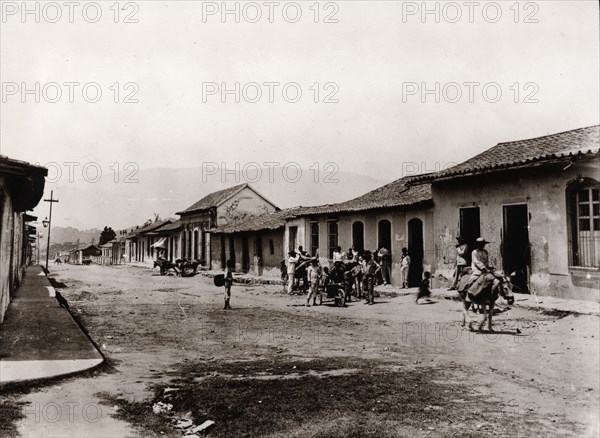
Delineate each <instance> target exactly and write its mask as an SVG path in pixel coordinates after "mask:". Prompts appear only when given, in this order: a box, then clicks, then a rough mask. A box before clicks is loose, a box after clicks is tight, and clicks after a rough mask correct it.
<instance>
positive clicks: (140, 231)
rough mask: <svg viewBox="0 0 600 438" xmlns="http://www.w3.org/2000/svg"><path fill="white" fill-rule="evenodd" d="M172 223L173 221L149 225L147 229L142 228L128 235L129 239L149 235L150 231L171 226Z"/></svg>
mask: <svg viewBox="0 0 600 438" xmlns="http://www.w3.org/2000/svg"><path fill="white" fill-rule="evenodd" d="M170 223H171V221H170V220H169V219H167V220H160V221H156V222H152V223H151V224H148V225H146V226H145V227H140V228H138V229H137V230H133V231H132V232H131V233H129V234H128V235H127V237H133V236H138V235H140V234H144V233H147V232H149V231H154V230H156V229H158V228H160V227H162V226H163V225H167V224H170Z"/></svg>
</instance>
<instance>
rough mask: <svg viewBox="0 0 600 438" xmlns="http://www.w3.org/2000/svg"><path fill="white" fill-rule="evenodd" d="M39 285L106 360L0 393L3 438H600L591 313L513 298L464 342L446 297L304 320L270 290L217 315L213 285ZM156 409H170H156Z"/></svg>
mask: <svg viewBox="0 0 600 438" xmlns="http://www.w3.org/2000/svg"><path fill="white" fill-rule="evenodd" d="M50 275H51V276H53V277H54V278H55V279H56V280H57V281H59V282H63V283H64V284H65V286H66V287H65V288H63V289H61V293H62V294H63V295H64V296H65V297H66V298H67V299H68V300H69V303H70V304H71V311H72V313H73V314H74V315H75V316H76V317H77V318H78V319H79V321H80V322H81V323H82V324H83V326H84V327H85V328H86V330H87V331H88V333H89V336H90V337H91V338H92V340H93V341H94V342H95V343H96V344H97V345H98V346H99V347H100V349H101V351H102V353H103V354H104V355H105V357H106V358H107V362H108V364H107V365H106V366H103V367H102V368H101V369H100V370H96V371H94V372H90V373H87V374H86V375H83V376H78V377H71V378H65V379H61V380H58V381H56V382H53V383H51V384H47V385H40V386H36V387H34V388H30V389H25V388H15V389H13V390H11V391H9V392H8V393H7V394H4V395H2V396H0V399H3V400H2V402H3V403H4V404H6V403H9V402H10V403H11V404H12V405H15V404H16V406H20V407H21V413H22V416H23V417H22V418H21V419H20V420H18V419H17V420H15V421H14V428H13V432H12V433H13V434H15V433H18V434H20V435H22V436H27V437H32V436H57V437H58V436H72V437H80V436H98V437H99V436H112V437H116V436H181V435H182V432H181V431H180V430H178V429H176V428H175V427H174V422H175V421H176V419H178V418H179V419H181V418H189V419H190V420H191V421H193V422H194V424H200V423H202V422H203V421H204V420H206V419H210V420H213V421H215V422H216V424H215V425H214V426H213V428H212V429H211V430H210V433H209V436H221V437H233V436H278V437H289V436H298V437H302V436H322V437H326V436H340V437H341V436H357V437H358V436H407V435H414V436H488V435H490V436H491V435H496V436H498V435H501V436H529V435H540V436H566V435H570V436H578V437H579V436H590V437H591V436H598V434H599V433H600V431H599V426H598V421H599V409H600V403H599V395H600V392H599V389H600V388H599V386H600V385H599V369H600V368H599V343H598V333H599V319H598V318H597V317H594V316H580V315H564V314H560V315H553V314H544V313H542V312H534V311H531V310H526V309H523V308H519V297H518V295H517V300H516V302H515V305H514V306H511V308H510V309H509V310H507V311H505V312H502V313H500V314H498V315H495V318H494V328H495V330H496V333H494V334H489V333H470V332H467V331H463V330H462V329H460V327H459V324H458V323H459V322H460V319H461V313H460V305H459V303H458V302H456V301H450V300H439V301H438V302H436V303H435V304H431V305H416V304H415V303H414V296H412V295H411V296H400V297H396V298H387V297H380V298H379V299H378V301H377V303H376V305H374V306H365V305H364V304H363V303H362V302H361V303H356V302H352V303H349V304H348V305H347V307H346V308H336V307H334V306H332V305H330V304H329V303H324V304H323V305H322V306H317V307H310V308H307V307H304V305H303V303H304V299H303V298H302V297H299V296H289V295H286V294H283V293H282V292H281V287H280V286H264V285H239V284H234V286H233V290H232V295H233V298H232V307H233V308H234V309H233V310H232V311H223V310H222V307H223V300H222V288H216V287H215V286H213V284H212V281H211V280H210V279H207V278H205V277H202V276H200V275H198V276H196V277H193V278H177V277H173V276H165V277H161V276H159V275H158V273H157V271H151V270H150V269H145V268H139V267H131V266H118V267H105V266H70V265H66V266H55V267H52V269H51V274H50ZM505 306H506V304H505V303H501V307H505ZM474 317H476V318H478V319H479V315H477V316H474ZM66 341H68V340H66ZM166 387H171V388H175V389H174V394H175V395H174V396H173V397H165V396H164V393H165V391H164V389H165V388H166ZM157 401H164V402H165V403H166V402H170V403H171V405H172V406H173V408H172V410H171V412H165V413H158V414H156V413H154V412H153V411H152V405H153V403H154V402H157Z"/></svg>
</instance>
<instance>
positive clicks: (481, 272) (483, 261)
mask: <svg viewBox="0 0 600 438" xmlns="http://www.w3.org/2000/svg"><path fill="white" fill-rule="evenodd" d="M488 243H489V242H488V241H487V240H485V239H484V238H483V237H479V238H478V239H477V240H476V241H475V249H474V250H473V252H472V253H471V270H472V273H471V277H470V279H469V285H470V286H469V293H470V294H472V295H477V294H478V293H479V292H481V291H482V290H483V289H486V288H487V287H488V286H489V285H490V284H492V283H493V282H495V281H497V280H496V277H495V276H494V275H493V272H494V267H493V266H491V265H490V263H489V255H488V252H487V250H486V249H485V245H486V244H488Z"/></svg>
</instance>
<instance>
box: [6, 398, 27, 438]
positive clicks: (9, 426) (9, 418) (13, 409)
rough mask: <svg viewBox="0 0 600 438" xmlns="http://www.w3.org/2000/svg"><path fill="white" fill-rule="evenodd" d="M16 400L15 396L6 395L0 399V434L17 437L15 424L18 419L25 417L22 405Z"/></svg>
mask: <svg viewBox="0 0 600 438" xmlns="http://www.w3.org/2000/svg"><path fill="white" fill-rule="evenodd" d="M24 404H25V403H22V402H18V401H17V399H16V397H14V396H7V397H3V399H2V400H0V436H2V437H11V438H12V437H17V436H19V434H18V433H17V427H16V424H17V422H18V421H19V420H22V419H23V418H25V415H24V414H23V405H24Z"/></svg>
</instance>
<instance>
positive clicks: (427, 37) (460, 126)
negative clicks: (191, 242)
mask: <svg viewBox="0 0 600 438" xmlns="http://www.w3.org/2000/svg"><path fill="white" fill-rule="evenodd" d="M88 3H89V2H81V3H79V4H78V5H77V6H76V7H75V8H74V10H73V16H72V21H73V23H70V22H69V21H70V17H69V12H70V11H69V9H68V7H66V6H64V5H63V3H62V2H58V3H55V4H53V5H52V6H48V5H47V4H46V3H44V2H41V3H37V2H29V3H28V7H30V8H31V9H32V10H35V8H36V7H37V8H39V11H40V15H39V21H40V22H39V23H36V16H35V14H34V13H32V14H27V15H25V16H23V15H22V12H23V11H22V10H21V9H22V7H21V2H2V12H3V16H2V23H1V24H0V25H1V35H0V36H1V45H0V50H1V68H0V74H1V80H2V106H1V126H0V128H1V134H0V135H1V138H0V140H1V143H0V145H1V153H2V154H3V155H8V156H10V157H11V158H17V159H22V160H26V161H30V162H38V163H41V164H46V163H49V162H55V163H64V162H78V163H81V165H83V164H85V163H88V162H97V163H99V165H100V166H101V167H102V169H103V172H104V173H105V174H109V173H110V170H109V166H111V164H112V163H114V162H118V163H120V166H121V167H122V166H123V165H124V164H125V163H127V162H135V163H136V165H138V166H139V167H140V168H152V167H194V166H201V165H202V164H203V163H210V162H218V163H221V162H225V163H227V164H228V166H231V167H233V163H235V162H239V163H241V165H242V166H243V165H244V164H246V163H249V162H257V163H259V164H262V163H265V162H279V163H282V164H284V163H286V162H298V163H299V164H300V165H302V166H303V167H306V168H308V167H309V166H311V165H312V164H313V163H315V162H316V163H319V165H320V166H321V167H322V166H323V165H324V164H325V163H327V162H335V163H337V164H338V165H339V169H340V170H341V171H347V172H357V173H362V174H368V175H377V177H378V178H382V179H389V180H392V179H395V178H397V177H400V176H402V175H401V171H402V168H403V164H402V163H410V162H416V163H426V165H425V167H424V168H423V170H424V171H426V170H435V167H436V163H439V164H437V166H444V165H447V164H448V163H452V162H457V161H461V160H464V159H466V158H469V157H470V156H472V155H474V154H476V153H479V152H481V151H482V150H484V149H487V148H489V147H491V146H493V145H494V144H496V143H498V142H500V141H507V140H516V139H523V138H529V137H536V136H540V135H545V134H550V133H554V132H559V131H564V130H569V129H574V128H579V127H583V126H589V125H593V124H597V123H598V120H599V98H598V96H599V95H600V90H599V76H600V73H599V53H600V47H599V24H598V16H599V14H598V2H597V1H541V2H521V3H520V4H519V6H518V7H514V5H513V3H514V2H499V3H496V4H491V5H490V3H493V2H478V4H477V5H475V6H474V7H473V9H471V10H470V9H469V7H468V6H467V5H465V2H455V3H452V5H451V6H448V2H439V3H438V2H428V3H427V7H428V8H429V9H430V10H435V8H438V10H439V11H440V14H439V19H438V18H437V17H436V16H435V14H433V13H432V14H427V15H425V16H423V15H422V14H421V12H422V11H421V10H420V9H421V8H422V2H401V1H396V2H395V1H380V2H377V1H369V2H367V1H337V2H329V3H327V2H320V4H319V5H318V6H319V7H318V8H314V7H312V8H311V5H313V3H314V2H312V1H311V2H298V5H299V9H300V10H301V12H302V16H301V18H300V19H299V20H298V21H297V22H295V23H294V22H293V21H296V15H297V12H298V8H297V7H296V6H295V4H291V2H285V1H283V2H279V5H277V6H275V7H274V11H272V10H270V9H269V6H268V5H266V4H265V2H256V3H254V4H252V5H251V6H248V5H247V2H239V3H238V2H228V7H229V8H230V9H232V10H235V8H236V7H238V8H239V10H240V23H236V22H235V16H234V15H233V14H230V15H226V16H225V17H222V16H221V14H220V12H221V11H219V10H215V9H220V8H221V2H216V3H213V2H200V1H185V2H158V1H156V2H154V1H152V2H150V1H138V2H130V3H125V2H121V3H120V5H121V10H120V11H119V16H118V17H117V20H118V21H119V23H114V19H115V10H114V9H111V5H112V4H113V2H99V4H100V10H101V12H102V17H101V18H100V19H99V20H98V21H97V22H95V23H93V22H91V21H95V19H96V18H95V17H96V14H97V10H96V9H95V8H94V7H93V5H92V6H89V5H88ZM36 4H37V5H38V6H36ZM57 4H58V6H59V8H60V9H57V8H56V6H54V5H57ZM61 5H62V6H61ZM236 5H237V6H236ZM256 5H258V6H259V7H260V10H261V13H262V18H261V19H259V20H258V21H257V22H255V23H252V22H250V21H256V18H255V17H257V14H256V13H257V8H256V7H255V6H256ZM496 5H499V8H498V7H496ZM84 9H85V13H84V12H83V10H84ZM315 9H318V10H319V14H318V17H317V16H316V15H315ZM203 11H204V14H203ZM59 12H60V13H61V14H62V17H61V18H60V19H57V18H56V17H57V16H58V15H57V14H58V13H59ZM213 12H214V15H209V14H210V13H213ZM271 12H274V13H273V14H272V16H271V17H269V16H270V15H271ZM498 13H501V16H499V15H498ZM458 14H461V16H460V18H457V17H459V16H458ZM269 18H271V19H272V20H271V21H273V22H272V23H271V22H270V21H269ZM315 19H316V20H317V21H319V22H318V23H315ZM126 20H128V21H136V20H137V22H132V23H125V22H124V21H126ZM50 21H57V22H55V23H51V22H50ZM223 21H225V22H223ZM325 21H333V22H328V23H326V22H325ZM335 21H337V22H335ZM449 21H455V22H454V23H452V22H449ZM471 21H472V22H471ZM494 21H495V22H494ZM515 21H517V22H516V23H515ZM69 82H75V83H79V84H80V85H76V86H73V88H74V95H73V100H74V102H72V103H71V102H69V95H68V94H69V86H68V85H65V83H69ZM236 82H237V83H239V84H240V93H239V98H240V102H239V103H236V102H235V99H236V96H235V95H234V94H228V95H225V96H224V97H225V98H227V102H226V103H223V102H222V101H221V100H222V96H221V94H220V92H219V90H216V94H208V93H207V92H208V91H213V92H214V91H215V90H214V88H211V87H212V85H210V83H217V84H219V88H221V84H223V83H225V84H226V87H227V88H230V89H234V87H235V84H236ZM270 82H274V83H278V84H279V85H277V86H272V89H274V95H273V100H274V102H270V101H269V100H270V96H269V90H270V88H269V86H268V85H265V83H270ZM36 83H39V92H36V91H33V92H32V93H30V94H23V88H24V87H23V85H24V86H25V88H28V89H30V90H35V84H36ZM51 83H57V84H59V86H60V87H58V88H60V91H61V92H62V97H61V98H60V99H59V98H58V97H57V94H56V90H57V89H58V88H57V87H56V86H55V85H52V84H51ZM90 83H96V84H98V86H90V87H88V88H87V94H86V95H85V97H86V98H87V99H88V100H93V99H94V97H95V92H96V89H98V88H99V89H100V90H101V92H102V97H101V98H100V100H99V101H98V102H97V103H91V102H87V101H86V100H85V99H84V95H83V94H84V93H83V91H82V89H83V85H85V84H90ZM115 83H118V84H119V85H118V89H119V93H118V101H119V102H118V103H115V102H114V100H115V97H116V95H115V94H116V93H115V90H116V87H115V86H114V85H113V84H115ZM127 83H131V84H129V85H128V86H127V87H126V86H125V84H127ZM249 83H257V84H259V85H260V90H261V92H262V98H261V99H259V100H258V102H256V103H252V102H250V101H251V100H256V96H257V95H256V91H257V87H256V86H253V85H248V86H246V87H245V91H246V93H245V94H244V93H243V91H244V86H245V85H246V84H249ZM315 83H318V84H319V86H318V89H319V93H318V96H317V95H316V93H315V90H316V88H315V86H314V84H315ZM436 83H439V92H438V93H437V96H436V92H435V87H436V85H435V84H436ZM465 83H475V84H473V85H465ZM15 84H16V85H15ZM49 84H50V85H49ZM285 84H292V85H288V88H287V94H285V95H284V93H283V88H284V85H285ZM325 84H329V85H327V86H326V85H325ZM448 84H449V85H448ZM456 84H458V86H457V85H456ZM423 87H426V88H428V89H430V90H434V91H433V92H432V93H430V94H426V95H424V96H423V95H422V94H421V91H422V89H423ZM484 88H485V92H484ZM298 89H300V90H301V91H302V96H301V98H300V100H299V101H298V102H297V103H291V102H288V101H287V100H289V101H291V100H294V98H295V96H296V91H297V90H298ZM203 90H204V93H203ZM498 90H499V91H500V92H501V93H502V95H501V96H500V97H498V98H497V97H496V93H497V92H498ZM457 91H460V92H461V93H462V95H461V96H458V95H457ZM470 91H472V92H473V94H472V96H470V95H469V94H470ZM36 93H37V94H38V96H36ZM131 93H133V94H131ZM332 93H333V94H332ZM128 96H129V99H137V100H138V102H137V103H125V102H124V100H126V98H127V97H128ZM328 96H329V100H334V102H331V103H325V102H324V101H325V100H326V99H327V97H328ZM36 97H39V100H40V102H39V103H37V102H35V99H36ZM436 98H439V100H440V101H439V103H438V102H436V101H435V100H436ZM286 99H287V100H286ZM315 99H316V100H318V103H315ZM23 100H25V102H23ZM52 100H57V101H56V102H51V101H52ZM494 100H497V101H496V102H493V101H494ZM515 100H516V101H517V102H515ZM335 101H337V102H335ZM65 169H66V168H65ZM78 169H81V167H79V168H78ZM93 188H94V186H93V185H92V186H90V190H93ZM93 195H94V194H93V193H91V192H90V196H93Z"/></svg>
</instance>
